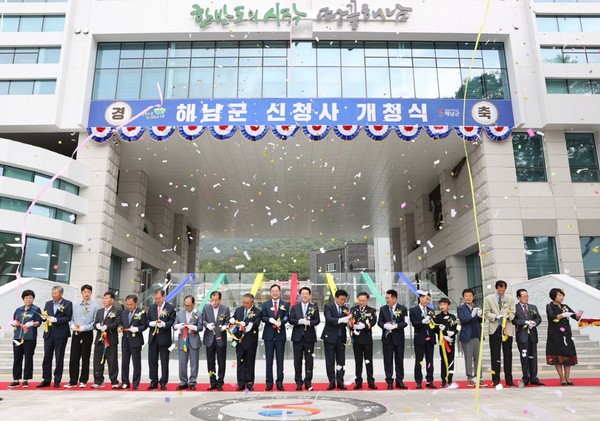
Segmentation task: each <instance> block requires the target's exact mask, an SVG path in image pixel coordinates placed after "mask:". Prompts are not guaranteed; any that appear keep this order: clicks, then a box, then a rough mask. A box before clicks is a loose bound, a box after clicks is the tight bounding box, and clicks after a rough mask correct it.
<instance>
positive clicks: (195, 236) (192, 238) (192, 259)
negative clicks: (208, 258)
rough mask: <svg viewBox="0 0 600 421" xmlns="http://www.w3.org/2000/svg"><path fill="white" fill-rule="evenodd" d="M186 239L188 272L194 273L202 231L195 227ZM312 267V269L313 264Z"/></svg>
mask: <svg viewBox="0 0 600 421" xmlns="http://www.w3.org/2000/svg"><path fill="white" fill-rule="evenodd" d="M186 240H188V241H189V244H188V256H187V268H186V272H187V273H192V272H196V268H197V267H198V261H199V253H200V231H199V230H198V229H195V228H194V229H192V230H191V231H190V232H189V233H187V236H186ZM310 267H311V269H312V267H313V266H312V264H311V266H310ZM311 276H312V275H311Z"/></svg>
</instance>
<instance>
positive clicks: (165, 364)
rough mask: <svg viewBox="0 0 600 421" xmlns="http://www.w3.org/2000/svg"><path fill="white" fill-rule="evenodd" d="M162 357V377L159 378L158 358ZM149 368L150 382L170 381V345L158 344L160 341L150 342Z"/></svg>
mask: <svg viewBox="0 0 600 421" xmlns="http://www.w3.org/2000/svg"><path fill="white" fill-rule="evenodd" d="M159 357H160V372H161V375H160V379H159V378H158V359H159ZM148 368H149V371H150V373H149V374H150V383H151V384H152V385H156V384H158V383H159V382H160V384H161V385H166V384H167V383H169V346H168V345H167V346H158V341H152V342H150V343H149V344H148Z"/></svg>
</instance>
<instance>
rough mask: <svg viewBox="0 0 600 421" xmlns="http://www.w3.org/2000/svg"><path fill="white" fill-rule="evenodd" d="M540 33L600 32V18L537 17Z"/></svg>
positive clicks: (569, 16)
mask: <svg viewBox="0 0 600 421" xmlns="http://www.w3.org/2000/svg"><path fill="white" fill-rule="evenodd" d="M536 21H537V27H538V31H540V32H600V16H571V15H568V16H536Z"/></svg>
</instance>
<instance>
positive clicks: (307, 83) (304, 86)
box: [288, 67, 317, 98]
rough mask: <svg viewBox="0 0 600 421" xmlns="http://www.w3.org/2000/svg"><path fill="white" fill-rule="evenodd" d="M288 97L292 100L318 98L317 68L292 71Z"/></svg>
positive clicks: (301, 68) (302, 68) (298, 68)
mask: <svg viewBox="0 0 600 421" xmlns="http://www.w3.org/2000/svg"><path fill="white" fill-rule="evenodd" d="M288 96H289V97H292V98H311V97H316V96H317V68H316V67H296V68H294V69H293V70H290V80H289V82H288Z"/></svg>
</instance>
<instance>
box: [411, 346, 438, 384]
mask: <svg viewBox="0 0 600 421" xmlns="http://www.w3.org/2000/svg"><path fill="white" fill-rule="evenodd" d="M434 346H435V345H434V344H433V343H432V342H431V341H426V342H425V345H416V344H415V382H417V384H420V383H422V382H423V372H422V371H421V361H423V358H425V367H426V368H427V375H426V376H425V380H426V381H427V383H431V382H433V347H434Z"/></svg>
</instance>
